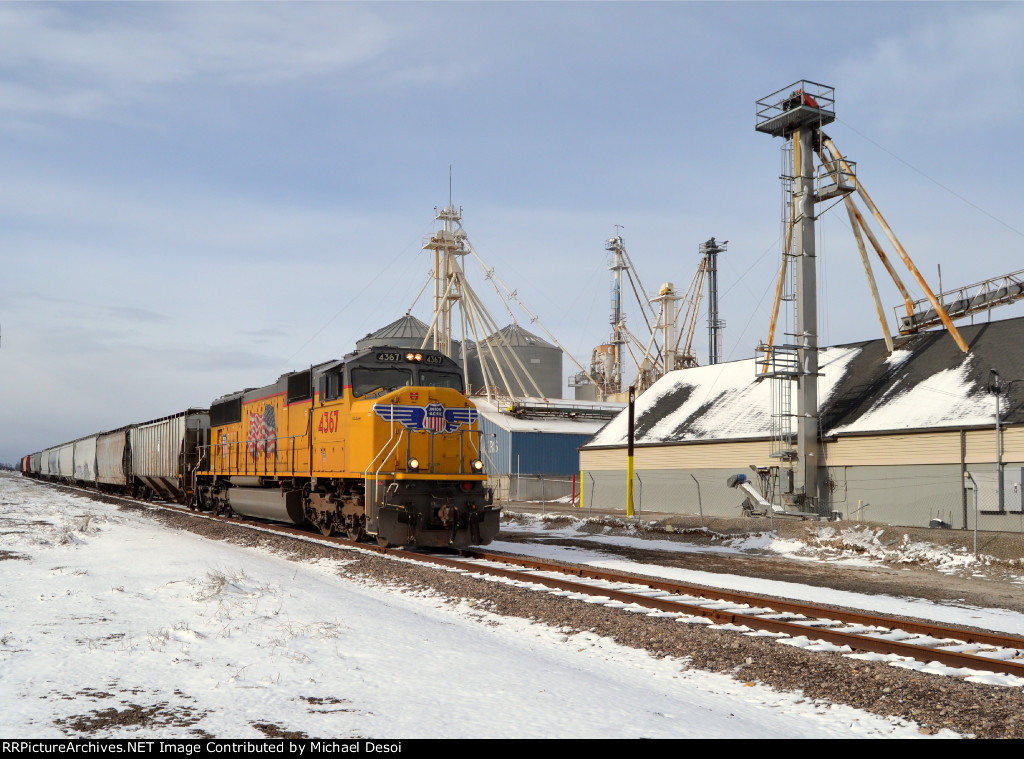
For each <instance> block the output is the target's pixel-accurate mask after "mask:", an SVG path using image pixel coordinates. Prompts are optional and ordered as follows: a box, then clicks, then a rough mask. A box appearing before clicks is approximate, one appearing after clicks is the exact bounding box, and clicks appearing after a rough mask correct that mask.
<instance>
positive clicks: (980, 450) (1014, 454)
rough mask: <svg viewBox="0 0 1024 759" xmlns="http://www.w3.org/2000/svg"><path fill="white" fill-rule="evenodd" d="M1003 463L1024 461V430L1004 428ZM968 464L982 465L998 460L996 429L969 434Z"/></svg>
mask: <svg viewBox="0 0 1024 759" xmlns="http://www.w3.org/2000/svg"><path fill="white" fill-rule="evenodd" d="M1002 433H1003V462H1004V463H1005V462H1008V461H1024V429H1022V428H1020V427H1010V428H1004V429H1003V431H1002ZM966 437H967V463H968V464H982V463H985V462H986V461H988V462H994V461H995V460H996V428H995V425H993V426H992V429H989V430H970V431H968V432H967V435H966Z"/></svg>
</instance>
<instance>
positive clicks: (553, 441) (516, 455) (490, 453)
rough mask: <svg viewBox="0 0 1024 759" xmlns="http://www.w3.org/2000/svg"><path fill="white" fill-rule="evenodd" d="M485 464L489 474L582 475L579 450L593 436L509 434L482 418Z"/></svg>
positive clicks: (532, 433) (531, 433)
mask: <svg viewBox="0 0 1024 759" xmlns="http://www.w3.org/2000/svg"><path fill="white" fill-rule="evenodd" d="M480 430H481V432H483V436H482V445H483V447H484V451H485V452H486V454H487V455H486V456H484V464H485V465H486V467H487V472H488V473H489V474H496V475H500V474H517V473H518V474H523V475H526V474H558V475H572V474H579V471H580V456H579V452H578V451H577V449H578V448H579V447H580V446H581V445H583V444H584V443H585V442H587V441H588V440H590V438H591V437H593V435H592V434H590V433H585V434H565V433H555V432H510V431H509V430H506V429H505V428H504V427H500V426H498V425H497V424H495V423H494V422H492V421H491V420H490V419H488V418H487V417H485V416H484V415H482V414H481V415H480Z"/></svg>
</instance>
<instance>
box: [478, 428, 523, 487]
mask: <svg viewBox="0 0 1024 759" xmlns="http://www.w3.org/2000/svg"><path fill="white" fill-rule="evenodd" d="M480 431H481V432H482V433H483V435H482V436H481V443H480V444H481V446H482V447H483V449H484V453H485V454H486V455H485V456H484V457H483V460H484V466H485V468H486V470H487V473H488V474H513V473H514V472H515V470H514V469H511V468H510V466H509V451H510V450H511V449H512V433H510V432H509V431H508V430H506V429H505V428H504V427H499V426H498V425H497V424H495V423H494V422H492V421H491V420H490V419H488V418H487V417H486V416H484V415H483V414H481V415H480Z"/></svg>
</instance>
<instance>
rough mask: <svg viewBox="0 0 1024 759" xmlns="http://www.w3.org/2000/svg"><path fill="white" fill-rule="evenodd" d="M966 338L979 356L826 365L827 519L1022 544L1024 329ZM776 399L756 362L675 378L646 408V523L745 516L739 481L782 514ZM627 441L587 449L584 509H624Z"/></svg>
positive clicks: (608, 434) (642, 418)
mask: <svg viewBox="0 0 1024 759" xmlns="http://www.w3.org/2000/svg"><path fill="white" fill-rule="evenodd" d="M960 331H961V334H962V335H963V336H964V337H965V339H966V340H967V341H968V343H969V345H970V348H971V350H970V352H969V353H967V354H963V353H962V352H961V351H960V350H959V349H958V348H957V346H956V345H955V344H954V342H953V341H952V340H951V339H950V337H949V336H948V335H947V334H946V333H945V332H929V333H924V334H920V335H917V336H914V337H912V338H910V339H909V340H908V341H907V342H905V343H903V344H902V345H901V346H898V347H897V349H896V350H895V351H894V352H893V353H892V354H891V355H890V354H888V353H887V351H886V347H885V343H884V341H882V340H874V341H869V342H864V343H855V344H851V345H843V346H836V347H833V348H828V349H825V350H823V351H822V352H821V356H820V366H821V370H820V371H821V376H820V377H819V387H818V389H819V397H820V398H821V404H820V416H819V437H820V440H821V457H822V460H821V461H820V462H819V472H820V474H821V477H820V480H821V487H820V490H819V494H818V495H819V499H820V504H819V514H821V515H822V516H832V515H833V514H835V515H837V516H838V515H842V516H843V517H844V518H846V519H863V520H868V521H879V522H887V523H890V524H901V525H919V526H927V525H929V524H934V525H948V526H950V527H954V528H973V527H974V524H975V514H976V513H977V514H978V518H977V523H978V526H979V527H980V528H981V529H985V530H1013V531H1024V476H1022V474H1024V319H1019V318H1018V319H1009V320H1005V321H998V322H991V323H986V324H979V325H973V326H967V327H961V328H960ZM993 370H995V372H997V373H998V376H999V381H1000V392H999V393H998V394H997V393H995V392H993V389H992V386H993V380H994V374H993ZM771 392H772V387H771V384H770V380H763V381H760V382H759V381H758V380H757V379H756V377H755V366H754V359H749V360H745V361H736V362H731V363H726V364H717V365H714V366H704V367H697V368H695V369H684V370H680V371H676V372H671V373H670V374H668V375H666V376H665V377H663V378H662V379H661V380H660V381H659V382H658V383H656V384H655V385H654V386H653V387H652V388H651V389H649V390H648V391H647V392H645V393H644V394H643V395H641V396H640V397H639V398H638V399H637V401H636V411H635V418H636V434H635V457H634V463H635V470H636V475H635V481H634V492H635V493H636V494H637V495H635V496H634V504H635V505H636V506H637V507H638V508H640V509H641V513H642V510H643V509H648V510H652V511H653V510H657V511H669V512H678V513H698V511H703V513H704V514H708V515H719V516H739V515H740V514H741V513H742V503H743V501H744V496H743V494H742V493H740V492H739V491H737V490H735V489H732V488H730V487H728V485H727V482H726V481H727V480H728V478H729V477H730V476H731V475H734V474H745V475H746V476H747V477H748V478H749V479H750V481H751V482H753V483H755V484H757V485H758V486H759V489H760V490H761V492H762V494H763V495H765V496H766V497H767V498H768V500H772V501H774V502H778V501H779V493H781V492H782V491H784V490H785V484H786V477H787V472H788V463H787V460H786V458H785V456H782V457H779V456H778V455H776V456H774V457H773V455H772V453H773V449H774V451H775V452H776V453H777V452H778V447H777V445H775V446H773V434H772V427H773V424H772V421H773V420H772V410H771V409H772V403H771ZM997 399H998V404H999V410H1000V415H999V427H1000V429H999V435H998V436H997V433H996V406H997ZM777 421H778V420H776V422H777ZM626 434H627V418H626V413H625V412H623V413H622V414H620V415H619V416H618V417H617V418H616V419H614V420H613V421H611V422H609V424H608V425H606V426H605V427H604V428H603V429H602V430H601V431H600V432H598V434H597V435H595V436H594V437H593V438H592V439H591V440H590V441H588V442H587V443H586V444H585V445H584V446H583V447H582V448H581V449H580V469H581V480H582V483H583V488H584V495H583V505H584V506H591V505H592V506H595V507H605V508H619V507H621V508H624V507H625V498H626V444H627V440H626ZM774 442H775V443H776V444H777V442H778V441H777V439H776V440H775V441H774ZM997 444H998V445H999V446H1001V448H1000V447H997ZM1000 459H1001V464H1002V466H1001V467H999V466H997V462H999V460H1000ZM1000 473H1001V474H1002V478H1001V479H1002V487H1000V476H999V475H1000ZM1000 491H1001V494H1002V497H1001V498H1000Z"/></svg>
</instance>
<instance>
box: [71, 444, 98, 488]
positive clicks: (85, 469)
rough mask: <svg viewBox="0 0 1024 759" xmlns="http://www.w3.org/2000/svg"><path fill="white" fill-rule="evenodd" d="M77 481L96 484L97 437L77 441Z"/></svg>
mask: <svg viewBox="0 0 1024 759" xmlns="http://www.w3.org/2000/svg"><path fill="white" fill-rule="evenodd" d="M74 460H75V479H76V480H81V481H83V482H96V436H95V435H93V436H92V437H87V438H84V439H82V440H76V441H75V454H74Z"/></svg>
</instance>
